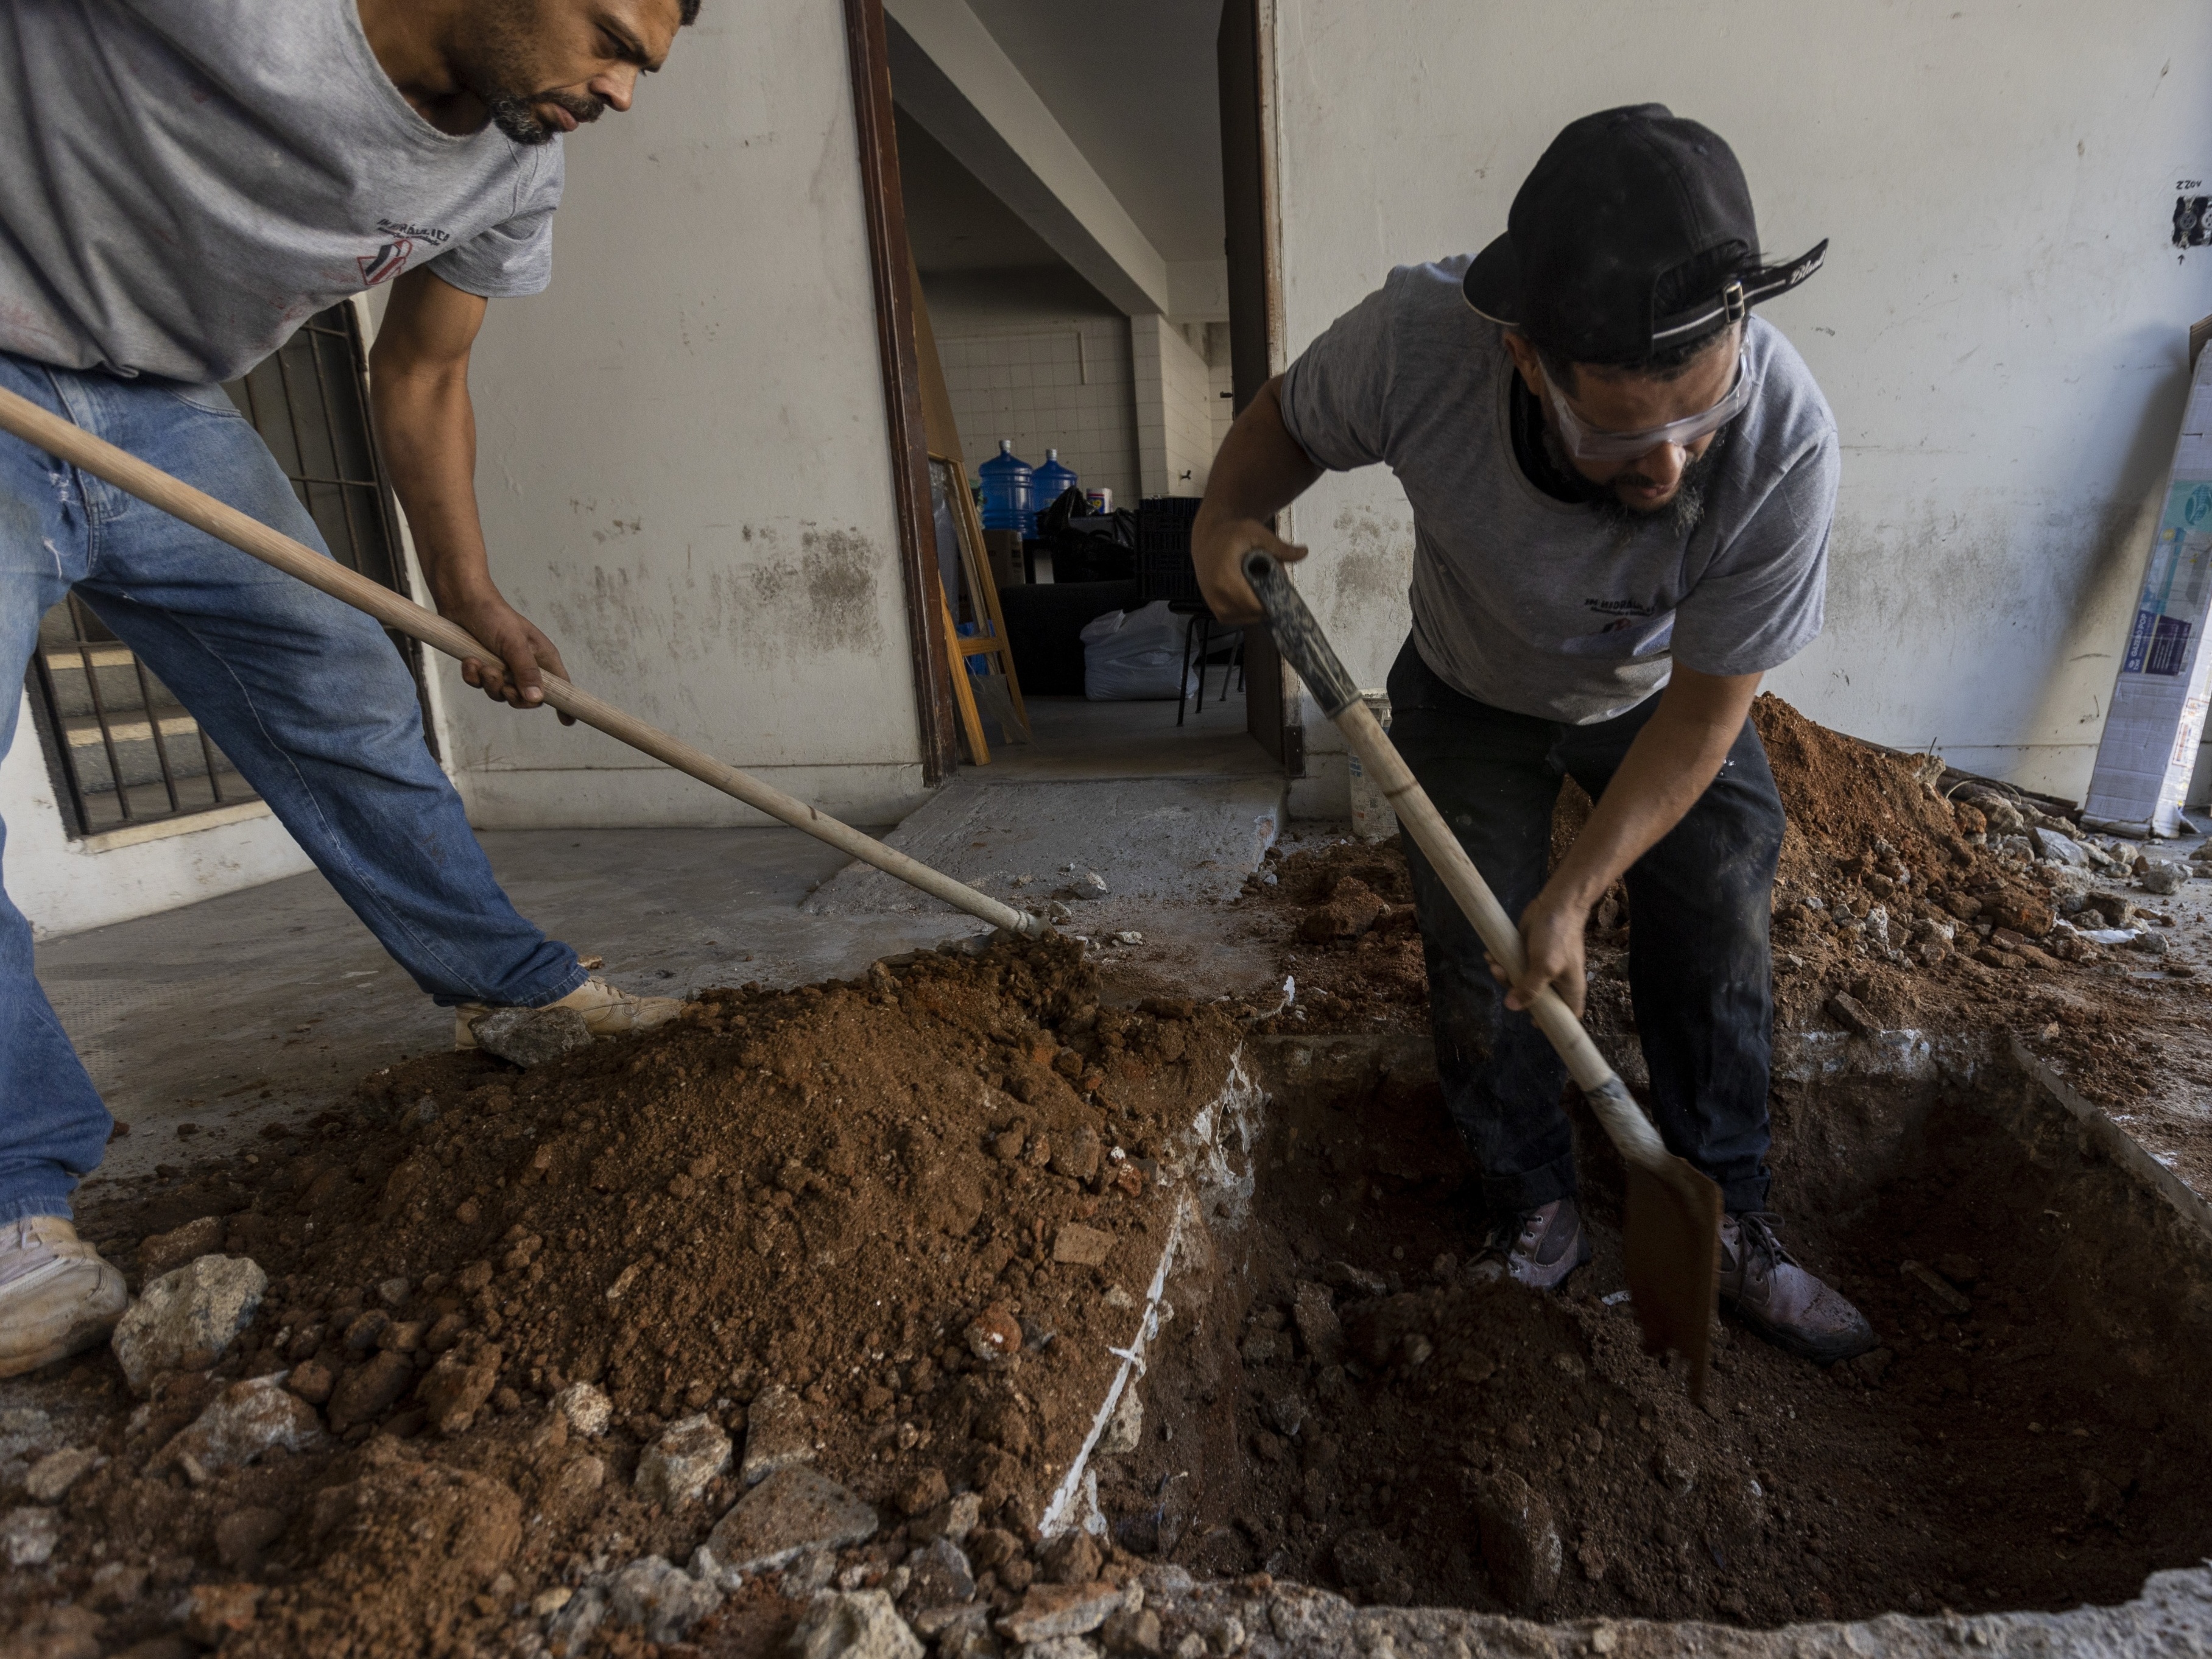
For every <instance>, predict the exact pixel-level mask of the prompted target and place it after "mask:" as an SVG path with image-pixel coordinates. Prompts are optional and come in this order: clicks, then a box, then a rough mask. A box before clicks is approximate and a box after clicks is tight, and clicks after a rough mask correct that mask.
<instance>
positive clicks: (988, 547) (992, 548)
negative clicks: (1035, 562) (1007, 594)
mask: <svg viewBox="0 0 2212 1659" xmlns="http://www.w3.org/2000/svg"><path fill="white" fill-rule="evenodd" d="M983 552H984V555H985V556H986V557H987V558H988V559H989V560H990V563H991V580H993V581H994V582H996V583H997V584H998V585H999V586H1001V587H1020V586H1024V585H1025V584H1027V582H1028V581H1029V579H1030V575H1029V566H1028V562H1027V561H1025V560H1024V558H1023V557H1022V532H1020V531H1018V530H987V531H985V532H983Z"/></svg>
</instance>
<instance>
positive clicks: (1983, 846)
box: [1244, 695, 2203, 1101]
mask: <svg viewBox="0 0 2212 1659" xmlns="http://www.w3.org/2000/svg"><path fill="white" fill-rule="evenodd" d="M1753 720H1754V721H1755V723H1756V724H1757V726H1758V727H1759V733H1760V737H1761V738H1762V740H1763V741H1764V742H1765V745H1766V749H1767V754H1768V757H1769V759H1770V760H1771V763H1772V765H1773V769H1774V775H1775V781H1776V784H1777V786H1778V789H1779V791H1780V793H1781V796H1782V800H1783V805H1784V809H1785V811H1786V812H1787V814H1788V818H1789V824H1788V828H1787V829H1786V830H1785V832H1784V839H1783V848H1782V856H1781V863H1780V868H1779V870H1778V874H1777V878H1776V883H1775V889H1774V923H1773V941H1774V961H1775V969H1774V987H1775V1012H1776V1023H1777V1024H1778V1027H1779V1028H1780V1029H1783V1030H1822V1029H1827V1030H1834V1029H1838V1028H1842V1029H1867V1028H1875V1027H1886V1028H1895V1027H1903V1026H1917V1027H1921V1028H1926V1029H1936V1030H1981V1029H1986V1028H1987V1027H1989V1026H1991V1025H1996V1024H2004V1025H2010V1026H2013V1027H2015V1028H2016V1029H2019V1030H2021V1031H2022V1032H2023V1033H2024V1034H2029V1035H2033V1036H2035V1037H2036V1039H2037V1040H2038V1042H2039V1047H2040V1048H2042V1050H2043V1051H2044V1052H2045V1054H2047V1055H2048V1056H2050V1057H2051V1058H2053V1059H2054V1060H2058V1061H2060V1062H2061V1063H2062V1064H2063V1065H2064V1066H2065V1067H2066V1069H2067V1070H2068V1071H2069V1073H2070V1074H2071V1075H2072V1076H2073V1077H2074V1079H2075V1081H2076V1082H2077V1084H2078V1085H2080V1086H2081V1087H2082V1088H2083V1089H2084V1090H2085V1091H2087V1092H2088V1093H2089V1094H2090V1096H2091V1097H2092V1098H2095V1099H2099V1100H2103V1101H2111V1100H2114V1099H2118V1098H2120V1097H2123V1096H2128V1095H2133V1094H2136V1093H2139V1092H2140V1091H2142V1089H2143V1088H2145V1087H2147V1086H2148V1084H2149V1083H2150V1081H2151V1079H2152V1078H2153V1076H2154V1073H2155V1070H2156V1067H2157V1065H2158V1054H2157V1051H2156V1048H2155V1047H2154V1045H2148V1044H2145V1043H2143V1042H2140V1041H2136V1040H2135V1037H2134V1033H2136V1030H2138V1028H2139V1027H2140V1025H2141V1024H2142V1020H2143V1018H2144V1017H2145V1016H2146V1015H2147V1014H2155V1013H2156V1012H2158V1011H2159V1010H2160V1007H2161V1006H2163V1005H2164V1004H2166V1003H2171V1002H2174V1001H2176V1000H2179V1001H2183V1002H2187V1001H2189V1000H2193V999H2195V998H2197V997H2200V996H2201V995H2202V994H2203V993H2202V990H2201V989H2200V987H2198V986H2197V985H2194V984H2191V983H2189V982H2188V981H2189V979H2190V972H2189V970H2188V969H2185V968H2181V967H2179V966H2177V967H2175V968H2173V969H2166V970H2165V971H2163V972H2161V966H2162V963H2163V961H2164V956H2163V952H2162V951H2160V949H2159V946H2160V939H2161V935H2160V929H2161V928H2163V927H2167V926H2170V925H2171V923H2172V913H2171V911H2170V910H2169V909H2167V908H2162V906H2161V902H2160V900H2159V899H2158V898H2156V897H2155V896H2152V895H2150V894H2148V893H2146V892H2143V891H2142V890H2140V888H2138V887H2136V886H2135V885H2134V884H2132V882H2131V881H2130V877H2129V875H2128V874H2127V873H2126V872H2124V871H2122V870H2120V869H2118V868H2112V869H2109V870H2103V871H2094V872H2087V871H2071V870H2066V869H2062V868H2060V867H2058V866H2052V865H2050V864H2047V863H2039V862H2036V861H2034V860H2031V859H2029V858H2027V857H2024V856H2021V854H2019V852H2018V850H2017V844H2016V843H2015V846H2014V847H2013V848H2010V849H2008V848H2006V847H2005V846H2003V845H2002V842H2004V841H2005V840H2006V838H2007V837H2008V836H2010V835H2012V834H2013V833H2014V832H2015V831H2018V830H2021V829H2032V828H2033V827H2034V826H2035V823H2038V822H2039V823H2044V824H2046V825H2053V826H2055V825H2057V823H2059V822H2060V821H2059V820H2056V819H2050V818H2045V817H2042V815H2041V814H2040V813H2039V812H2038V811H2036V809H2035V807H2034V806H2033V804H2032V803H2027V802H2024V801H2023V802H2019V803H2016V804H2011V805H2007V804H2004V803H2002V801H2001V799H2000V798H1999V797H1997V796H1996V794H1995V793H1993V792H1989V791H1986V790H1984V791H1980V792H1979V793H1978V799H1982V800H1983V801H1984V803H1985V805H1986V806H1987V808H1988V810H1987V811H1984V808H1983V807H1978V806H1975V805H1971V804H1969V803H1968V802H1967V801H1966V799H1964V798H1965V797H1966V795H1968V794H1970V793H1977V792H1976V790H1975V787H1973V786H1967V787H1965V788H1960V789H1957V790H1955V791H1954V794H1953V795H1950V796H1947V795H1946V794H1945V793H1943V792H1942V791H1941V790H1939V789H1938V788H1937V787H1936V777H1937V775H1939V774H1940V771H1941V769H1940V767H1938V766H1936V764H1934V763H1932V762H1930V761H1929V759H1928V758H1927V757H1905V756H1899V755H1894V754H1892V753H1890V752H1888V751H1887V750H1881V749H1877V748H1875V747H1874V746H1872V745H1871V744H1863V743H1860V742H1858V741H1857V740H1856V739H1854V738H1847V737H1844V736H1843V735H1841V734H1840V733H1838V732H1831V731H1828V730H1827V729H1826V728H1825V727H1822V726H1817V725H1815V724H1814V723H1813V722H1812V721H1810V720H1807V719H1805V718H1804V716H1802V714H1798V713H1797V712H1796V710H1795V709H1793V708H1790V705H1789V704H1787V703H1785V702H1783V701H1782V700H1781V699H1780V698H1778V697H1775V696H1771V695H1769V696H1762V697H1760V698H1759V700H1758V702H1756V703H1755V704H1754V705H1753ZM1589 811H1590V805H1589V799H1588V798H1587V797H1586V796H1585V795H1583V792H1582V791H1581V789H1580V788H1578V787H1576V786H1575V785H1574V784H1573V783H1572V782H1567V783H1565V785H1564V786H1563V787H1562V789H1561V792H1560V799H1559V806H1558V808H1557V810H1556V811H1555V813H1554V815H1553V857H1554V860H1555V861H1556V860H1557V859H1558V858H1559V857H1560V856H1563V855H1564V854H1565V850H1566V848H1568V847H1569V846H1571V844H1572V842H1573V839H1574V836H1575V835H1576V833H1577V831H1578V830H1579V829H1580V828H1581V826H1582V824H1583V822H1584V821H1586V820H1587V818H1588V817H1589ZM2024 813H2025V814H2027V815H2030V816H2027V817H2024V816H2023V814H2024ZM2008 814H2009V816H2007V815H2008ZM2066 828H2067V829H2073V828H2074V826H2071V825H2068V826H2066ZM2077 833H2078V832H2077ZM2100 856H2102V854H2101V849H2100ZM1270 878H1272V879H1270ZM1412 896H1413V895H1412V889H1411V884H1410V883H1409V882H1408V880H1407V873H1406V866H1405V860H1404V855H1403V854H1402V852H1401V850H1400V848H1399V845H1398V843H1397V842H1379V843H1374V844H1369V843H1364V842H1351V841H1343V840H1335V839H1331V840H1327V841H1322V842H1315V843H1309V844H1301V843H1299V842H1297V841H1296V840H1294V839H1286V842H1285V845H1284V846H1283V847H1281V848H1279V849H1277V852H1276V853H1275V854H1271V858H1270V862H1269V865H1268V866H1267V870H1266V871H1264V872H1262V873H1261V875H1259V876H1257V877H1255V878H1253V880H1252V881H1251V882H1250V883H1249V884H1248V885H1247V888H1246V898H1245V901H1244V902H1245V903H1246V904H1247V905H1248V906H1249V908H1251V910H1252V911H1253V912H1254V913H1255V915H1256V916H1257V917H1258V919H1259V920H1258V924H1257V925H1258V926H1259V927H1261V928H1262V929H1265V930H1268V931H1271V932H1273V933H1275V934H1276V935H1278V936H1279V937H1280V939H1282V948H1283V951H1284V954H1285V963H1286V965H1287V966H1288V968H1289V969H1290V971H1291V975H1293V976H1294V977H1295V979H1296V980H1297V986H1298V1000H1297V1004H1296V1005H1294V1006H1292V1007H1291V1008H1287V1009H1285V1010H1283V1011H1281V1012H1279V1014H1277V1015H1276V1016H1275V1017H1274V1018H1273V1019H1272V1020H1270V1021H1269V1022H1268V1023H1267V1024H1266V1025H1264V1026H1263V1027H1262V1029H1265V1030H1274V1031H1294V1030H1419V1029H1423V1028H1424V1027H1425V1024H1426V1020H1427V996H1428V982H1427V976H1426V974H1425V969H1424V967H1423V963H1422V957H1421V950H1420V940H1419V933H1418V932H1417V930H1416V928H1415V925H1414V917H1413V907H1412ZM1378 901H1379V902H1378ZM1632 927H1633V918H1632V915H1630V913H1629V904H1628V899H1627V895H1626V891H1625V890H1623V889H1622V888H1621V887H1620V885H1619V884H1616V886H1615V888H1614V889H1613V891H1611V892H1609V893H1608V894H1607V896H1605V898H1604V899H1603V900H1602V901H1601V902H1600V903H1599V905H1598V906H1597V908H1596V909H1595V911H1594V913H1593V914H1592V917H1591V921H1590V928H1589V936H1588V940H1587V945H1588V951H1589V966H1590V968H1591V969H1592V972H1593V975H1594V978H1593V981H1592V984H1591V988H1590V993H1589V1005H1590V1015H1589V1018H1590V1024H1591V1025H1592V1028H1593V1030H1595V1031H1597V1032H1598V1033H1600V1034H1601V1036H1609V1037H1611V1038H1613V1039H1616V1040H1618V1041H1619V1042H1623V1043H1625V1042H1626V1041H1627V1040H1628V1039H1632V1037H1633V1036H1634V1033H1635V1018H1634V1014H1633V1011H1632V1009H1631V1008H1630V1006H1629V1001H1628V986H1627V969H1626V963H1627V954H1626V953H1627V946H1628V943H1629V939H1630V938H1631V935H1632ZM2115 930H2126V931H2133V932H2136V933H2138V934H2139V935H2140V937H2139V938H2138V939H2136V940H2135V941H2131V942H2130V943H2129V944H2128V945H2124V946H2123V945H2118V944H2117V943H2114V942H2111V941H2107V942H2106V943H2104V944H2100V943H2097V942H2095V941H2094V940H2092V939H2088V938H2087V937H2085V935H2086V934H2087V933H2092V932H2110V931H2115ZM1630 1064H1631V1066H1632V1065H1633V1062H1632V1060H1631V1061H1630Z"/></svg>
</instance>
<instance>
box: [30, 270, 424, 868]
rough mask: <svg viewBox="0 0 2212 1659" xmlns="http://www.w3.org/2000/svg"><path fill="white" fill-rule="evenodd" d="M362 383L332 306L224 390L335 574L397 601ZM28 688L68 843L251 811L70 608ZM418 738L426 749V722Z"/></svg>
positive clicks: (240, 790)
mask: <svg viewBox="0 0 2212 1659" xmlns="http://www.w3.org/2000/svg"><path fill="white" fill-rule="evenodd" d="M367 372H368V357H367V354H366V352H365V350H364V349H363V347H362V338H361V331H360V326H359V323H358V321H357V319H356V315H355V312H354V308H353V307H352V305H351V304H349V303H347V304H340V305H336V306H332V307H331V308H330V309H329V310H328V311H325V312H323V313H320V314H319V315H317V316H316V317H314V318H313V319H310V320H309V321H308V322H307V325H305V326H304V327H302V328H301V330H300V331H299V332H297V333H296V334H295V335H294V336H293V337H291V339H289V341H287V342H286V343H284V346H283V349H281V350H279V351H277V352H276V354H275V355H274V356H270V357H269V358H267V359H266V360H264V362H261V363H259V364H258V365H257V366H256V367H255V368H253V369H252V371H250V372H249V373H248V374H246V377H245V379H243V380H234V381H231V382H229V383H228V385H226V386H224V387H223V390H224V391H225V392H228V393H229V394H230V399H231V401H232V402H233V403H234V404H237V405H238V407H239V410H240V412H241V413H243V414H244V415H245V416H246V418H247V419H248V420H250V421H251V422H252V423H253V428H254V430H255V431H257V432H258V433H259V434H260V435H261V437H262V440H263V441H264V442H265V443H266V444H267V445H268V446H269V448H270V453H273V454H274V455H275V456H276V463H277V465H279V466H281V467H283V470H284V474H285V476H286V477H289V479H290V480H291V481H292V489H293V490H294V492H295V494H296V495H298V496H299V498H300V501H301V504H302V505H303V506H304V507H306V508H307V512H308V513H309V515H310V516H311V517H313V520H314V521H315V526H316V527H317V528H318V529H319V530H320V531H321V532H322V535H323V539H324V541H325V544H328V546H329V547H330V550H331V553H332V554H333V555H335V556H336V557H337V561H338V562H340V563H341V564H343V565H345V566H346V567H347V568H349V569H353V570H357V571H359V572H361V574H363V575H365V576H368V577H369V578H371V579H372V580H376V581H380V582H382V583H383V584H384V585H385V586H387V587H392V588H396V589H398V590H399V591H401V592H404V591H405V583H404V580H403V573H402V568H401V561H400V556H399V536H398V521H397V520H396V518H395V516H394V514H393V511H392V497H391V492H390V491H389V490H388V489H386V486H385V483H384V477H383V472H382V470H381V469H380V466H379V465H378V463H377V456H376V445H375V441H374V437H373V435H372V428H371V426H370V422H369V411H368V380H367ZM387 631H388V630H387ZM392 642H393V644H394V646H395V647H397V648H398V651H399V653H400V654H401V655H402V656H403V657H404V658H405V659H406V660H407V663H408V665H409V666H410V669H412V670H413V671H414V673H415V678H416V684H417V686H418V687H419V686H420V685H421V684H422V665H421V659H420V656H419V654H418V651H417V648H416V646H415V642H414V641H411V640H409V639H407V638H405V636H404V635H397V634H394V635H392ZM29 680H30V690H31V705H32V713H33V720H34V721H35V723H36V725H37V727H38V731H39V737H40V743H41V745H42V746H43V747H44V749H45V750H46V761H47V767H48V769H49V770H50V771H51V772H52V774H53V775H54V782H55V787H56V790H57V793H58V795H59V796H60V798H61V799H62V800H63V802H64V805H65V809H66V811H67V814H68V816H69V817H70V819H71V823H70V833H71V834H72V835H76V836H93V835H99V834H100V833H102V832H103V831H106V830H110V829H120V828H121V827H123V826H124V825H125V824H133V823H153V822H155V821H157V820H160V819H162V818H172V817H183V816H185V815H186V814H189V813H193V812H205V811H211V810H213V809H215V808H216V807H220V806H228V805H236V804H237V803H239V802H240V801H247V800H252V799H255V795H254V792H253V789H252V787H251V786H250V785H248V784H247V783H246V781H245V779H243V778H242V777H240V775H239V774H238V769H237V768H236V767H234V766H233V765H232V764H231V763H230V761H229V759H228V757H226V756H225V755H224V754H223V752H222V750H220V749H218V748H217V747H216V745H215V744H213V743H212V742H210V740H209V738H208V737H207V734H206V733H205V732H202V731H201V730H200V728H199V723H198V722H197V720H193V718H192V717H191V714H189V713H187V712H186V711H185V708H183V706H182V705H181V704H179V702H178V701H177V699H176V697H175V696H173V694H172V693H171V692H170V691H169V690H168V688H167V687H166V686H164V685H163V684H161V681H160V680H159V679H157V678H155V676H154V675H153V674H152V673H151V672H150V671H149V670H148V669H147V667H146V665H144V664H143V663H142V662H140V661H139V660H138V659H137V657H135V656H134V655H133V654H132V653H131V649H130V647H127V646H125V645H124V644H123V643H122V642H121V641H118V640H117V639H116V637H115V635H113V634H112V633H111V632H110V631H109V630H108V629H107V627H106V624H105V623H102V622H101V621H100V618H99V617H96V616H95V615H94V614H93V611H92V609H91V607H90V606H88V605H86V604H85V602H84V601H83V600H82V599H79V598H78V597H77V596H76V594H74V593H72V594H71V595H70V597H69V598H68V599H64V601H63V602H62V603H61V604H59V605H56V606H55V607H54V608H53V609H52V611H48V612H47V613H46V617H44V618H43V619H42V620H41V622H40V627H39V648H38V650H37V651H36V652H35V653H33V657H32V662H31V672H30V676H29ZM423 730H424V732H425V735H426V737H427V735H428V732H429V723H428V720H427V719H426V720H424V723H423Z"/></svg>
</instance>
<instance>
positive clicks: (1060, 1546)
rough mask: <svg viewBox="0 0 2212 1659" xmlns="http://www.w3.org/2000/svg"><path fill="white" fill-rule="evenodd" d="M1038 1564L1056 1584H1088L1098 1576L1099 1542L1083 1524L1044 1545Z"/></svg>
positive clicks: (1045, 1574)
mask: <svg viewBox="0 0 2212 1659" xmlns="http://www.w3.org/2000/svg"><path fill="white" fill-rule="evenodd" d="M1038 1565H1040V1566H1042V1568H1043V1569H1044V1576H1045V1577H1046V1578H1047V1579H1048V1580H1049V1581H1050V1582H1052V1583H1055V1584H1088V1583H1091V1581H1092V1580H1094V1579H1096V1578H1097V1577H1098V1568H1099V1554H1098V1546H1097V1542H1096V1541H1094V1540H1093V1539H1092V1538H1091V1534H1089V1533H1087V1532H1085V1531H1083V1530H1082V1529H1081V1528H1076V1529H1074V1530H1073V1531H1070V1532H1064V1533H1062V1534H1060V1536H1059V1537H1057V1538H1055V1539H1054V1540H1053V1541H1051V1542H1050V1543H1049V1544H1047V1545H1046V1546H1045V1547H1044V1554H1043V1556H1042V1559H1041V1560H1040V1561H1039V1563H1038Z"/></svg>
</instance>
